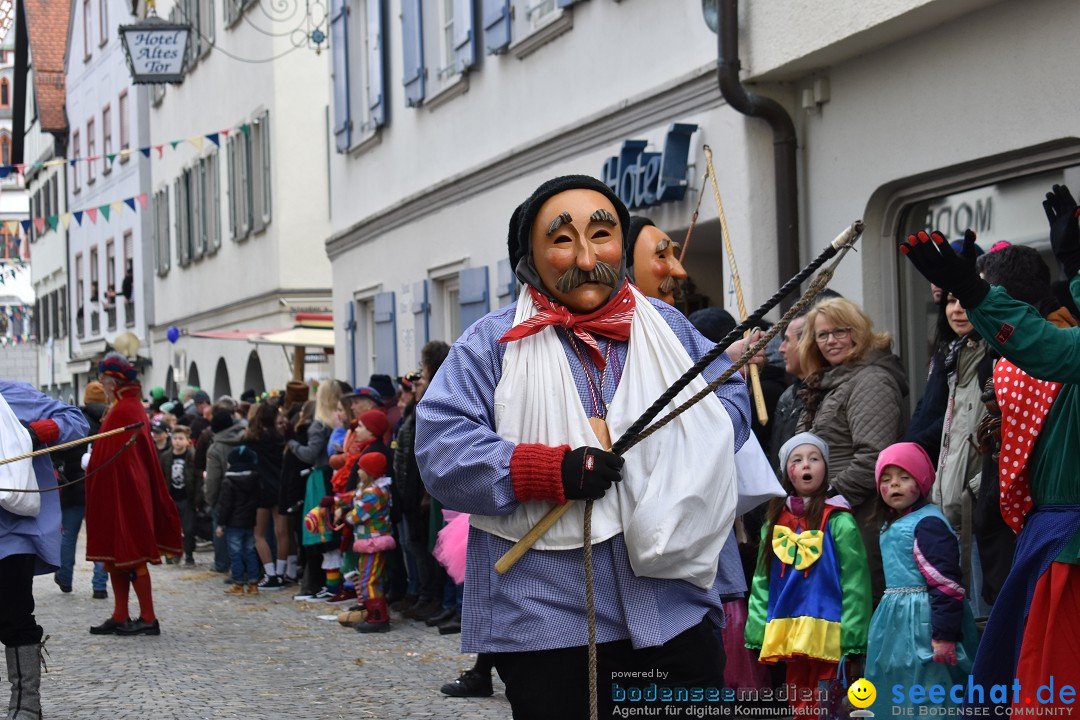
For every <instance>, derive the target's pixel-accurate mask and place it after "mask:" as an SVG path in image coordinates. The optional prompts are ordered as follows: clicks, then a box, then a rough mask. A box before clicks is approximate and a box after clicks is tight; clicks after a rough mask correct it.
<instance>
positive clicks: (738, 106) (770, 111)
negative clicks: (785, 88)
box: [716, 0, 800, 308]
mask: <svg viewBox="0 0 1080 720" xmlns="http://www.w3.org/2000/svg"><path fill="white" fill-rule="evenodd" d="M718 25H719V27H718V32H717V33H716V37H717V41H718V43H719V47H718V51H717V61H716V63H717V71H716V75H717V79H718V81H719V84H720V94H721V95H723V97H724V100H726V101H727V103H728V105H730V106H731V107H732V108H733V109H734V110H737V111H738V112H740V113H742V114H743V115H748V116H750V117H757V118H761V119H762V120H764V121H765V122H767V123H769V127H771V128H772V131H773V167H774V171H775V183H776V241H777V242H776V252H777V263H776V264H777V271H778V278H779V284H780V285H783V284H784V283H785V282H787V280H788V278H790V277H792V276H793V275H795V274H796V273H798V272H799V269H800V263H799V206H798V199H799V185H798V176H797V174H796V167H795V148H796V144H795V123H793V122H792V120H791V116H790V115H788V113H787V110H785V109H784V108H783V106H782V105H780V103H778V102H776V101H775V100H773V99H772V98H767V97H763V96H761V95H755V94H753V93H749V92H747V91H746V88H745V87H743V85H742V82H741V81H740V80H739V70H740V69H741V67H742V64H741V63H740V62H739V3H738V0H720V15H719V23H718ZM792 302H793V301H792V299H790V298H788V299H787V300H786V301H785V302H784V303H783V305H782V306H783V307H785V308H787V307H790V306H791V304H792Z"/></svg>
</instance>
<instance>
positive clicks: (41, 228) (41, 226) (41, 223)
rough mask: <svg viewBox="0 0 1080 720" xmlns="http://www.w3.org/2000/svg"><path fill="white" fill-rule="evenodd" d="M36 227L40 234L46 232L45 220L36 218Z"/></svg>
mask: <svg viewBox="0 0 1080 720" xmlns="http://www.w3.org/2000/svg"><path fill="white" fill-rule="evenodd" d="M34 227H36V228H37V231H38V232H39V233H43V232H45V218H41V217H39V218H34Z"/></svg>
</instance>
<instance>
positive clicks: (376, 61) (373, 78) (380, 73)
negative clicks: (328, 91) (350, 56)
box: [367, 0, 386, 128]
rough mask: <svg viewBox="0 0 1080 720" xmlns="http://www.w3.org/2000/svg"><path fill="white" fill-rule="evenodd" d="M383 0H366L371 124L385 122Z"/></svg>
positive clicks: (379, 124) (374, 126)
mask: <svg viewBox="0 0 1080 720" xmlns="http://www.w3.org/2000/svg"><path fill="white" fill-rule="evenodd" d="M383 30H384V27H383V0H368V4H367V73H368V88H367V93H368V97H367V102H368V110H369V112H370V113H371V126H372V127H373V128H377V127H382V126H383V125H385V124H386V82H385V77H386V70H385V67H386V64H385V62H384V58H385V57H386V51H385V46H384V43H383V38H384V37H385V34H384V32H383Z"/></svg>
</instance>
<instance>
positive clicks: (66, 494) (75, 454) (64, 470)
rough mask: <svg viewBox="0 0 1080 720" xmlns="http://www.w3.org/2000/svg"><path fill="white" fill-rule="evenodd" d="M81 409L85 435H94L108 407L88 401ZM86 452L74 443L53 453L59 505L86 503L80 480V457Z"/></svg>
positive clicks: (84, 447) (83, 486) (84, 485)
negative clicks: (58, 490) (56, 463)
mask: <svg viewBox="0 0 1080 720" xmlns="http://www.w3.org/2000/svg"><path fill="white" fill-rule="evenodd" d="M79 409H80V410H82V413H83V417H85V418H86V422H87V423H89V424H90V430H89V432H87V433H86V434H87V435H96V434H97V432H98V429H99V428H100V427H101V419H102V418H104V417H105V411H106V410H108V409H109V408H108V407H107V406H105V405H102V404H101V403H90V404H89V405H86V406H84V407H81V408H79ZM85 452H86V445H76V446H75V447H73V448H68V449H67V450H63V451H61V452H59V453H54V454H53V455H54V458H53V459H54V462H58V463H59V464H58V465H57V470H59V472H60V476H59V479H60V507H62V508H67V507H77V506H83V505H86V483H85V482H83V481H82V479H83V477H84V476H85V475H86V472H85V471H84V470H83V467H82V457H83V454H84V453H85Z"/></svg>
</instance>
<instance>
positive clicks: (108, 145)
mask: <svg viewBox="0 0 1080 720" xmlns="http://www.w3.org/2000/svg"><path fill="white" fill-rule="evenodd" d="M101 150H102V152H101V158H102V160H101V162H102V167H101V172H102V174H104V175H108V174H109V173H110V172H112V163H111V162H109V158H108V157H106V156H107V155H109V154H110V153H112V106H111V105H110V104H109V103H106V104H105V107H103V108H101Z"/></svg>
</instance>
